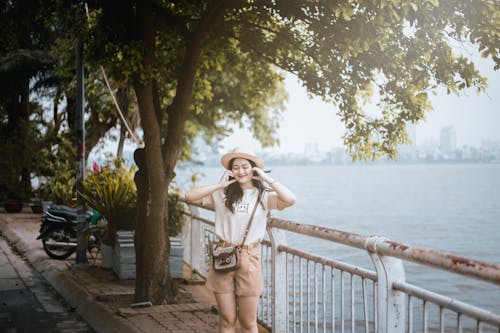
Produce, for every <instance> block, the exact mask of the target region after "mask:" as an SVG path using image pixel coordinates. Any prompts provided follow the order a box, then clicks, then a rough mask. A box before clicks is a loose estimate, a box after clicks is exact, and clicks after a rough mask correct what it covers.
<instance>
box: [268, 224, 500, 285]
mask: <svg viewBox="0 0 500 333" xmlns="http://www.w3.org/2000/svg"><path fill="white" fill-rule="evenodd" d="M269 224H270V226H272V227H274V228H278V229H282V230H286V231H291V232H295V233H300V234H303V235H308V236H312V237H317V238H321V239H325V240H330V241H334V242H337V243H342V244H345V245H348V246H351V247H356V248H359V249H366V250H370V251H372V252H376V253H378V254H382V255H387V256H391V257H396V258H399V259H405V260H409V261H413V262H416V263H419V264H424V265H429V266H433V267H435V268H439V269H442V270H446V271H450V272H454V273H459V274H462V275H467V276H470V277H474V278H477V279H480V280H483V281H487V282H492V283H495V284H498V285H500V265H497V264H494V263H488V262H484V261H480V260H474V259H469V258H465V257H461V256H457V255H455V254H452V253H450V252H445V251H438V250H431V249H427V248H423V247H416V246H411V245H408V244H403V243H398V242H394V241H391V240H389V239H386V238H378V240H379V241H377V242H373V239H374V237H370V236H363V235H360V234H356V233H350V232H346V231H341V230H336V229H331V228H326V227H320V226H316V225H311V224H305V223H298V222H294V221H289V220H283V219H278V218H275V217H271V218H270V219H269Z"/></svg>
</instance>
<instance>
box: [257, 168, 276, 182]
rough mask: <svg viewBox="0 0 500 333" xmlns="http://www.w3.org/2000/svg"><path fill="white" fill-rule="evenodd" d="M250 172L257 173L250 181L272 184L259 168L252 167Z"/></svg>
mask: <svg viewBox="0 0 500 333" xmlns="http://www.w3.org/2000/svg"><path fill="white" fill-rule="evenodd" d="M252 171H253V172H254V173H257V176H252V179H257V180H260V181H262V182H266V183H270V182H272V181H273V180H272V179H271V178H269V177H268V176H267V175H266V173H265V172H264V170H262V169H261V168H259V167H253V168H252Z"/></svg>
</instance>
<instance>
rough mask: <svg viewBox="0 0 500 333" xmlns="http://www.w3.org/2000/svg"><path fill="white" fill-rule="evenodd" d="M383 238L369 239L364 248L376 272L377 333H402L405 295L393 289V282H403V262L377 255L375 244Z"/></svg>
mask: <svg viewBox="0 0 500 333" xmlns="http://www.w3.org/2000/svg"><path fill="white" fill-rule="evenodd" d="M384 240H386V239H385V238H383V237H370V238H369V239H368V240H367V241H366V243H365V248H366V249H367V250H368V253H369V254H370V257H371V259H372V261H373V265H374V266H375V270H376V271H377V280H378V282H377V296H378V297H377V314H376V316H377V320H376V322H377V327H376V330H375V331H376V332H378V333H404V332H405V316H406V295H405V294H404V293H403V292H400V291H396V290H394V289H393V282H394V281H401V282H404V281H405V271H404V267H403V262H402V261H401V260H400V259H397V258H393V257H389V256H383V255H380V254H378V253H377V244H378V243H379V242H382V241H384Z"/></svg>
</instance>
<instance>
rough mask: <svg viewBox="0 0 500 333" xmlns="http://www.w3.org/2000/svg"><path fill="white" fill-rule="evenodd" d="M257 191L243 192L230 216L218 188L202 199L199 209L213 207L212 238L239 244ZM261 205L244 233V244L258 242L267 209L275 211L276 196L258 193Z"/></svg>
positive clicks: (262, 232)
mask: <svg viewBox="0 0 500 333" xmlns="http://www.w3.org/2000/svg"><path fill="white" fill-rule="evenodd" d="M258 194H259V190H258V189H257V188H255V187H253V188H250V189H245V190H243V197H242V198H241V201H240V202H238V203H236V204H235V207H234V213H232V212H231V211H230V210H229V209H228V208H227V207H226V205H225V199H226V195H225V194H224V190H223V189H220V190H217V191H215V192H213V193H212V194H209V195H207V196H206V197H204V198H203V199H202V205H203V206H213V207H214V208H215V235H216V236H217V237H218V238H219V239H221V240H224V241H226V242H231V243H234V244H241V242H242V241H243V236H244V234H245V229H246V227H247V224H248V221H249V219H250V215H251V214H252V211H253V208H254V205H255V203H256V201H257V196H258ZM261 202H262V204H263V205H264V208H262V205H261V204H260V203H258V205H259V206H258V207H257V209H256V211H255V215H254V217H253V222H252V225H251V227H250V230H249V231H248V236H247V239H246V241H245V244H252V243H255V242H260V241H261V240H262V239H263V238H264V235H265V232H266V224H267V213H268V212H269V211H270V210H271V209H277V208H278V195H277V194H276V192H271V191H267V190H265V191H264V192H263V194H262V198H261Z"/></svg>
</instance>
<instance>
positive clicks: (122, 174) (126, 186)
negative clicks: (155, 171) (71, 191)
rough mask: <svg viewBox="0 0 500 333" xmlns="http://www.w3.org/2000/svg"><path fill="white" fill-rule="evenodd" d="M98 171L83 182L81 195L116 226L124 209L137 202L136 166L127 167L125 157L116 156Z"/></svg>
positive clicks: (133, 205)
mask: <svg viewBox="0 0 500 333" xmlns="http://www.w3.org/2000/svg"><path fill="white" fill-rule="evenodd" d="M96 171H97V172H93V173H90V174H89V175H88V176H87V178H86V179H85V180H84V181H83V182H82V190H83V192H82V193H81V195H82V197H83V199H84V200H85V203H86V204H87V205H88V206H90V207H91V208H93V209H95V210H97V211H98V212H100V213H101V214H102V215H103V216H104V217H105V218H106V219H107V220H108V223H110V224H114V225H115V226H116V225H118V223H119V219H120V218H121V217H122V212H123V210H129V209H131V208H135V206H136V204H137V202H136V201H137V191H136V188H135V183H134V173H135V168H134V167H130V168H127V167H126V166H125V164H124V160H123V159H121V158H116V159H114V160H113V161H112V162H111V163H109V162H108V163H107V164H106V165H105V166H104V167H102V168H100V169H98V170H96Z"/></svg>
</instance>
